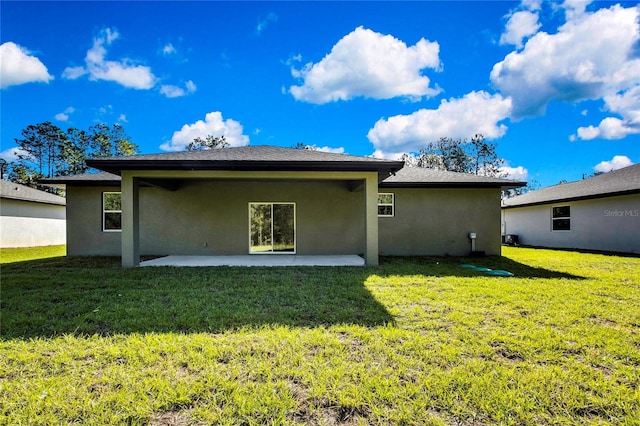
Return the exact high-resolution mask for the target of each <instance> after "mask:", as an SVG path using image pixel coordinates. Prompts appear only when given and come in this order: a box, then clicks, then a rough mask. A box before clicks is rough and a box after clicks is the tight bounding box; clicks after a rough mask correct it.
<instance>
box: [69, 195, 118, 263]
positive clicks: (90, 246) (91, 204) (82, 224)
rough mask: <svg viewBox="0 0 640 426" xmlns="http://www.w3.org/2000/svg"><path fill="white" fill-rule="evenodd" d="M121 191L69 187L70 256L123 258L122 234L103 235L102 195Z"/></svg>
mask: <svg viewBox="0 0 640 426" xmlns="http://www.w3.org/2000/svg"><path fill="white" fill-rule="evenodd" d="M119 191H120V187H119V186H115V187H99V188H94V187H75V186H67V255H69V256H120V250H121V243H120V232H102V193H103V192H119Z"/></svg>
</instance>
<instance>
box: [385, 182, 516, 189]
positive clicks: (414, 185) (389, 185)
mask: <svg viewBox="0 0 640 426" xmlns="http://www.w3.org/2000/svg"><path fill="white" fill-rule="evenodd" d="M526 185H527V183H526V182H516V181H513V182H509V183H505V182H382V183H381V184H380V185H378V186H379V187H380V188H433V189H436V188H441V189H446V188H449V189H453V188H498V189H500V190H502V191H504V190H507V189H512V188H520V187H522V186H526Z"/></svg>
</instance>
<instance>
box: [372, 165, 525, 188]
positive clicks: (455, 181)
mask: <svg viewBox="0 0 640 426" xmlns="http://www.w3.org/2000/svg"><path fill="white" fill-rule="evenodd" d="M524 185H525V183H524V182H517V181H513V180H508V179H500V178H495V177H487V176H478V175H474V174H470V173H455V172H448V171H443V170H435V169H425V168H422V167H405V168H403V169H401V170H399V171H397V172H396V174H395V176H389V177H388V178H386V179H385V180H384V181H382V183H381V184H380V187H381V188H401V187H406V188H408V187H422V188H427V187H428V188H469V187H485V188H504V189H506V188H515V187H518V186H524Z"/></svg>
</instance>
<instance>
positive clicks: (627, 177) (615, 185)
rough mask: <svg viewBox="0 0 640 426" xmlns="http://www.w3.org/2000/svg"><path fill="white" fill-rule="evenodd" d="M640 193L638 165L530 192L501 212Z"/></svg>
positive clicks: (639, 168)
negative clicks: (525, 207) (538, 205)
mask: <svg viewBox="0 0 640 426" xmlns="http://www.w3.org/2000/svg"><path fill="white" fill-rule="evenodd" d="M637 193H640V164H635V165H633V166H629V167H625V168H623V169H619V170H614V171H612V172H609V173H605V174H602V175H598V176H594V177H591V178H588V179H583V180H579V181H576V182H570V183H562V184H558V185H553V186H549V187H546V188H542V189H538V190H536V191H531V192H528V193H526V194H523V195H519V196H517V197H513V198H510V199H507V200H505V201H504V202H503V207H504V208H511V207H524V206H532V205H537V204H548V203H556V202H561V201H575V200H586V199H592V198H605V197H613V196H616V195H624V194H637Z"/></svg>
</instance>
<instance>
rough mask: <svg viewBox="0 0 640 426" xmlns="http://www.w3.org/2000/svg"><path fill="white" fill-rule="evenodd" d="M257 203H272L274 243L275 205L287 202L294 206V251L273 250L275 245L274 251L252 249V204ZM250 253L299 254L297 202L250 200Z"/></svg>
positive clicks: (286, 202)
mask: <svg viewBox="0 0 640 426" xmlns="http://www.w3.org/2000/svg"><path fill="white" fill-rule="evenodd" d="M256 204H269V205H271V215H272V216H271V217H272V220H271V239H272V240H271V241H272V244H273V206H274V205H276V204H286V205H290V206H293V251H273V245H272V251H252V250H251V206H252V205H256ZM248 210H249V212H248V213H249V254H251V255H253V254H255V255H258V256H260V255H276V256H278V255H287V254H289V255H291V254H297V252H298V217H297V210H298V209H297V206H296V203H295V202H291V201H251V202H249V209H248Z"/></svg>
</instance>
